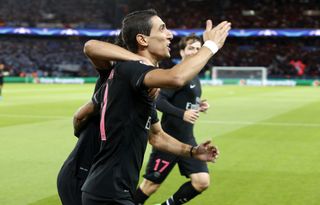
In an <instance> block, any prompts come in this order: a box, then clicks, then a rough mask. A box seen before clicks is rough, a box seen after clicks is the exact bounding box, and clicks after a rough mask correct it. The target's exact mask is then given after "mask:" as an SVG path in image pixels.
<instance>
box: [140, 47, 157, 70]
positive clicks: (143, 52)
mask: <svg viewBox="0 0 320 205" xmlns="http://www.w3.org/2000/svg"><path fill="white" fill-rule="evenodd" d="M138 55H140V56H143V57H145V58H148V59H149V60H150V62H151V63H152V64H153V65H154V66H155V67H158V65H159V60H158V59H157V58H156V57H155V56H154V55H152V54H151V53H150V52H148V51H147V50H140V51H138Z"/></svg>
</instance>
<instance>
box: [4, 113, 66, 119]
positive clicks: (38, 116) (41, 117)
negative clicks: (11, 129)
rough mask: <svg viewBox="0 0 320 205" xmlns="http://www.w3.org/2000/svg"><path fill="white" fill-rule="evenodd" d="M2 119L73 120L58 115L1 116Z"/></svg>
mask: <svg viewBox="0 0 320 205" xmlns="http://www.w3.org/2000/svg"><path fill="white" fill-rule="evenodd" d="M0 117H12V118H17V117H22V118H37V119H57V120H60V119H61V120H63V119H68V118H70V119H71V118H72V117H71V116H70V117H68V116H57V115H48V116H44V115H13V114H0Z"/></svg>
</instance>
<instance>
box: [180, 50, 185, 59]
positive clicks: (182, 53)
mask: <svg viewBox="0 0 320 205" xmlns="http://www.w3.org/2000/svg"><path fill="white" fill-rule="evenodd" d="M180 56H181V57H182V58H184V57H185V53H184V50H182V49H181V50H180Z"/></svg>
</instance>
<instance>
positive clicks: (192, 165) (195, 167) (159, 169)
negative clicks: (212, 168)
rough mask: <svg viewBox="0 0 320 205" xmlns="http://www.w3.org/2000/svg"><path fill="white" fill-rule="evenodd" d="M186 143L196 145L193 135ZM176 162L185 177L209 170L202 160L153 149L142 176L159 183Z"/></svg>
mask: <svg viewBox="0 0 320 205" xmlns="http://www.w3.org/2000/svg"><path fill="white" fill-rule="evenodd" d="M186 144H190V145H193V146H196V145H197V143H196V141H195V138H194V137H192V138H191V139H190V140H189V141H188V142H187V143H186ZM176 163H178V166H179V170H180V174H181V175H183V176H186V177H189V176H190V174H194V173H200V172H206V173H208V172H209V171H208V166H207V163H206V162H202V161H200V160H197V159H194V158H186V157H179V156H176V155H173V154H168V153H165V152H162V151H159V150H155V149H153V150H152V152H151V154H150V158H149V161H148V165H147V168H146V173H145V174H144V175H143V177H144V178H145V179H148V180H150V181H152V182H153V183H156V184H161V183H162V182H163V181H164V180H165V179H166V177H167V176H168V175H169V173H170V171H171V170H172V169H173V167H174V166H175V165H176Z"/></svg>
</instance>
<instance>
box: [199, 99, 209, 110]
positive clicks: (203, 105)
mask: <svg viewBox="0 0 320 205" xmlns="http://www.w3.org/2000/svg"><path fill="white" fill-rule="evenodd" d="M209 107H210V105H209V103H208V102H207V100H201V102H200V109H199V111H200V112H206V111H207V110H208V109H209Z"/></svg>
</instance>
